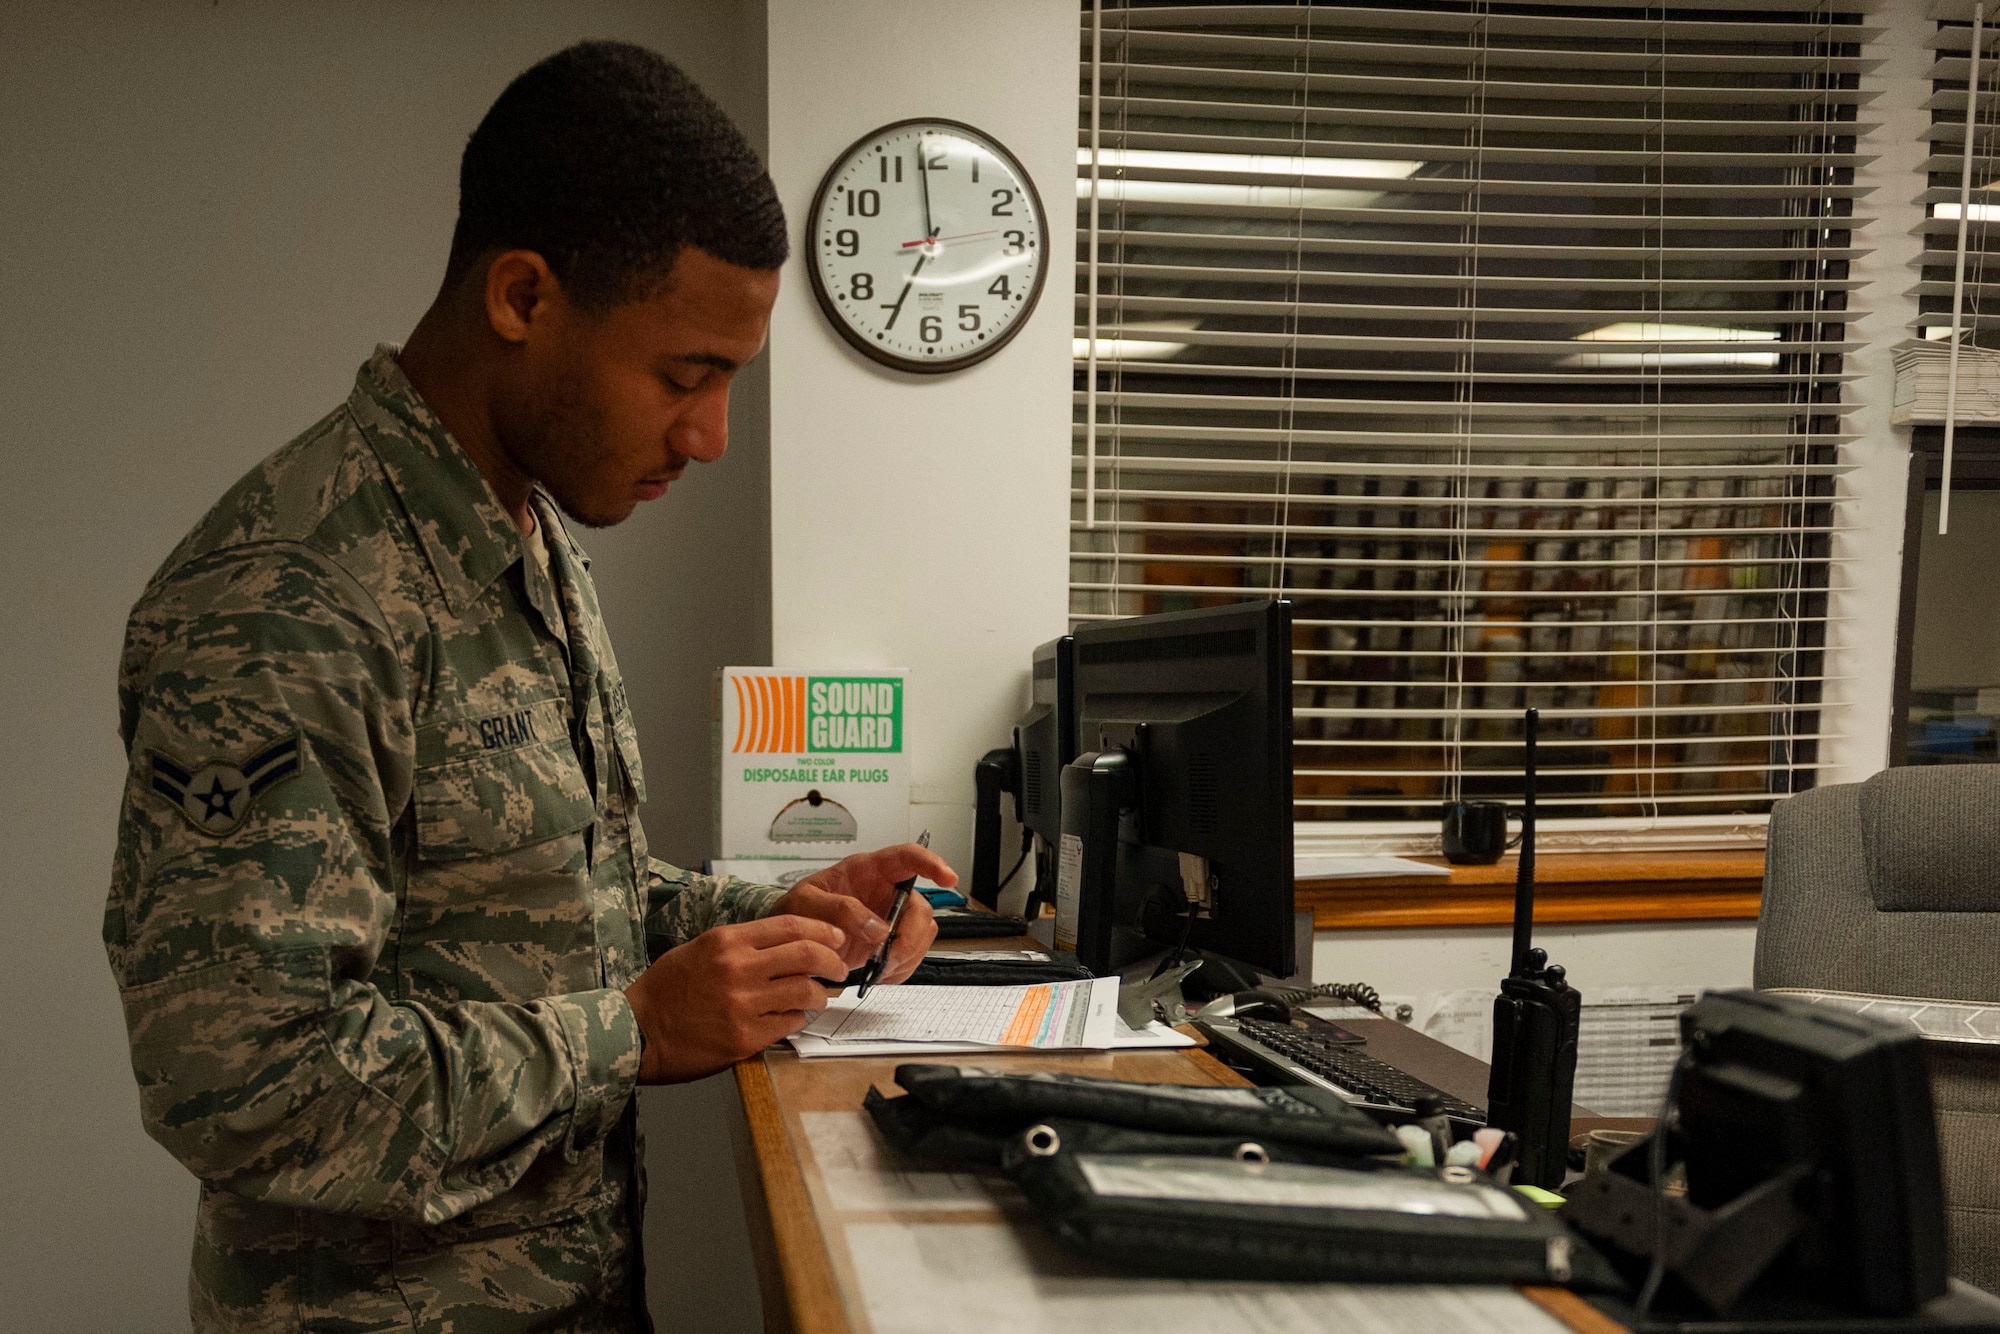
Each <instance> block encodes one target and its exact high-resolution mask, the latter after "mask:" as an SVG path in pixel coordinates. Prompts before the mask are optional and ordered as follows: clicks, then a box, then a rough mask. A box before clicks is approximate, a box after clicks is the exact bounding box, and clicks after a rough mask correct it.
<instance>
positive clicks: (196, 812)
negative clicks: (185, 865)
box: [152, 732, 299, 838]
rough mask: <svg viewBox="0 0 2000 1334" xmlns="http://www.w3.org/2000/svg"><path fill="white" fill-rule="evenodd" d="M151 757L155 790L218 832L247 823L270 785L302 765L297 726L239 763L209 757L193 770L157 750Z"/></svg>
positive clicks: (206, 831) (203, 829)
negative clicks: (245, 819)
mask: <svg viewBox="0 0 2000 1334" xmlns="http://www.w3.org/2000/svg"><path fill="white" fill-rule="evenodd" d="M152 760H153V791H155V792H157V793H159V794H160V795H161V796H163V797H165V798H166V799H167V800H168V801H171V802H172V803H174V805H176V806H178V807H180V811H181V814H182V815H185V816H186V817H187V818H188V823H189V824H192V825H193V826H194V827H195V828H196V829H199V830H200V831H201V832H202V833H204V834H214V835H215V836H216V837H218V838H220V837H221V836H222V835H224V834H227V833H229V832H230V831H231V830H233V829H235V828H236V827H237V826H238V825H240V824H242V823H243V820H244V817H246V816H247V815H249V814H250V807H251V806H252V805H254V804H255V803H256V801H257V798H259V797H261V796H263V795H264V793H265V791H266V790H267V789H269V788H271V787H273V786H275V785H276V784H278V783H280V782H282V781H283V780H285V779H287V778H290V777H291V776H292V775H293V774H295V773H297V772H298V771H299V738H298V734H297V733H296V732H295V733H293V734H292V735H291V736H288V737H286V738H284V739H283V740H282V741H274V742H272V743H271V744H270V745H268V746H266V747H264V749H262V750H260V751H258V752H257V753H256V754H255V755H252V756H251V757H250V758H249V759H247V760H245V761H244V762H243V765H242V767H241V768H238V767H237V766H236V765H233V764H223V763H220V762H219V761H210V762H209V763H207V764H204V765H202V766H201V767H199V768H197V769H194V770H193V771H189V770H188V769H186V768H184V767H183V766H181V765H179V764H177V763H175V762H174V761H173V760H170V759H168V758H167V757H166V756H164V755H162V754H160V753H159V752H158V751H154V752H153V753H152Z"/></svg>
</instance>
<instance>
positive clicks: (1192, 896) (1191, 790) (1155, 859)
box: [1055, 601, 1296, 977]
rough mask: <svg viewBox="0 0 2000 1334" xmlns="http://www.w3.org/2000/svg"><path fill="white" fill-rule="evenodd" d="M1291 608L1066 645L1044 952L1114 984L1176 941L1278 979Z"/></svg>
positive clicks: (1286, 879) (1227, 614) (1288, 947)
mask: <svg viewBox="0 0 2000 1334" xmlns="http://www.w3.org/2000/svg"><path fill="white" fill-rule="evenodd" d="M1291 626H1292V616H1291V604H1290V603H1288V602H1284V601H1265V602H1254V603H1240V604H1237V605H1235V606H1229V607H1216V608H1206V609H1202V610H1197V611H1185V612H1169V613H1165V614H1163V615H1158V616H1140V617H1134V618H1132V619H1129V620H1121V621H1106V622H1099V623H1095V624H1091V625H1086V626H1084V627H1082V628H1080V629H1079V630H1078V631H1077V632H1076V645H1075V656H1076V664H1075V673H1076V713H1077V732H1076V744H1077V746H1078V747H1079V754H1078V755H1077V758H1076V759H1075V760H1074V761H1072V762H1071V763H1070V764H1069V765H1068V766H1067V767H1065V768H1064V770H1063V775H1062V802H1061V822H1062V823H1061V836H1060V839H1059V840H1058V843H1057V856H1056V862H1057V870H1056V882H1057V884H1056V923H1055V934H1056V943H1057V945H1058V947H1060V948H1063V949H1068V950H1074V951H1075V953H1076V955H1077V958H1078V959H1079V960H1080V961H1081V962H1082V963H1083V964H1084V965H1085V966H1086V967H1088V968H1090V969H1091V970H1092V971H1093V972H1096V973H1099V974H1105V973H1110V972H1115V971H1117V970H1119V969H1121V968H1124V967H1126V966H1127V965H1129V964H1131V963H1133V962H1135V961H1137V960H1139V959H1141V958H1144V957H1146V956H1147V955H1150V954H1156V953H1158V952H1160V951H1161V950H1163V949H1170V948H1174V947H1177V946H1180V945H1181V944H1182V943H1183V942H1185V944H1186V946H1187V947H1188V948H1190V949H1194V950H1199V951H1201V952H1203V953H1205V954H1210V955H1216V956H1220V957H1221V958H1222V959H1224V960H1226V961H1229V962H1234V963H1239V964H1244V965H1248V966H1250V967H1252V968H1256V969H1261V970H1263V971H1264V972H1267V973H1270V974H1272V975H1274V976H1277V977H1286V976H1289V975H1291V974H1292V973H1293V972H1294V970H1295V966H1296V962H1295V959H1294V941H1295V938H1296V937H1295V932H1294V926H1293V917H1292V682H1291V644H1292V629H1291Z"/></svg>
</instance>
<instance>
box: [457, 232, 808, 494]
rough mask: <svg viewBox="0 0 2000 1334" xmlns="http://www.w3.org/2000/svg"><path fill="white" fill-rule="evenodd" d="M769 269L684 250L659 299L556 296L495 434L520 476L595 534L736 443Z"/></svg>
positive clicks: (767, 308)
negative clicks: (734, 390) (607, 303)
mask: <svg viewBox="0 0 2000 1334" xmlns="http://www.w3.org/2000/svg"><path fill="white" fill-rule="evenodd" d="M777 295H778V275H777V273H776V272H775V271H769V270H761V269H744V268H738V267H737V266H736V265H734V264H727V263H724V262H723V261H722V260H719V259H716V258H715V257H714V256H712V255H709V254H707V253H706V252H704V251H700V250H695V249H692V248H690V249H686V250H683V251H682V252H681V253H680V256H679V258H678V259H677V260H676V261H675V263H674V267H673V270H672V272H671V274H670V275H669V277H668V281H667V282H666V283H665V284H664V286H663V287H662V288H661V289H660V290H659V291H658V292H657V293H655V294H654V295H652V296H649V297H647V298H645V299H643V300H638V301H630V302H627V303H625V304H623V305H619V306H614V307H612V308H611V309H610V310H609V311H606V312H605V313H603V314H602V315H599V316H595V317H592V316H587V315H584V314H583V313H581V312H579V311H577V310H576V309H575V307H573V306H567V305H566V304H564V303H563V302H562V301H561V299H560V298H558V299H557V309H556V310H555V311H554V312H553V314H554V316H555V318H554V319H553V320H552V321H550V322H549V323H546V324H543V325H542V327H541V329H540V330H538V331H537V335H536V336H532V337H530V338H529V339H528V340H527V343H526V345H525V346H524V347H523V348H522V351H523V353H524V355H523V356H522V357H521V359H520V360H519V361H518V362H517V366H518V369H519V371H520V372H521V373H520V375H519V376H518V377H517V378H516V380H515V383H513V384H510V385H508V386H505V387H503V389H502V390H501V394H502V396H503V397H502V402H501V403H500V404H499V405H498V406H499V408H500V411H498V412H496V414H495V423H494V424H495V429H496V431H497V433H498V434H499V437H500V445H501V447H502V448H503V449H505V450H506V452H507V454H508V455H509V457H510V458H511V459H512V460H513V462H514V464H515V466H516V467H518V468H520V469H521V470H522V471H523V472H525V473H527V474H528V475H529V476H530V477H532V478H534V479H535V480H536V481H538V482H540V483H541V484H542V486H543V487H544V488H545V489H547V491H548V492H549V494H550V495H551V496H553V497H554V498H555V501H556V503H557V504H558V505H559V506H561V507H562V510H563V512H564V513H565V514H568V515H569V516H570V517H571V518H574V519H576V520H577V521H578V522H579V523H582V524H584V525H586V526H588V527H592V528H604V527H608V526H610V525H612V524H615V523H622V522H623V521H624V520H625V519H627V518H629V517H630V516H631V514H632V511H633V509H634V508H636V507H637V506H638V504H639V502H640V501H642V500H657V499H658V498H659V497H661V496H663V495H665V494H666V491H667V487H668V486H669V485H670V484H671V483H672V482H674V481H675V480H676V479H677V478H679V477H680V475H681V474H682V473H683V472H685V471H686V470H687V466H688V462H689V461H690V460H694V461H697V462H701V463H713V462H714V461H715V460H716V459H719V458H721V457H722V452H723V450H724V449H726V448H728V445H729V385H730V381H731V380H732V379H733V378H734V377H735V374H736V371H737V369H738V368H739V367H741V366H742V365H743V364H744V363H745V362H747V361H748V360H749V359H750V358H751V357H753V356H755V355H757V352H758V350H759V349H760V348H762V347H763V345H764V334H765V330H766V329H767V328H768V327H769V325H770V320H771V306H772V303H773V302H775V301H776V300H777Z"/></svg>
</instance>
